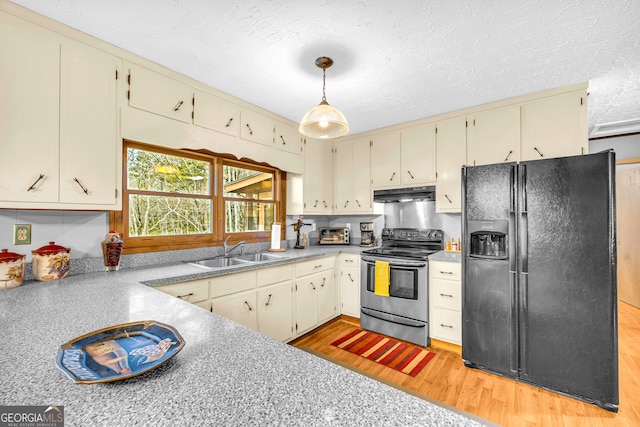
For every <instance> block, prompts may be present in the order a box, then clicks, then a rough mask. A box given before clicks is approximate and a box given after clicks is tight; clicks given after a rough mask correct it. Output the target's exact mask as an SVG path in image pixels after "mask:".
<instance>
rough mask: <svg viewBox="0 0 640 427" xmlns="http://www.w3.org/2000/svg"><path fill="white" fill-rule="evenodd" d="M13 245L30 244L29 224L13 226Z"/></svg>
mask: <svg viewBox="0 0 640 427" xmlns="http://www.w3.org/2000/svg"><path fill="white" fill-rule="evenodd" d="M13 244H14V245H30V244H31V224H13Z"/></svg>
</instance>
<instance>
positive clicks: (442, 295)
mask: <svg viewBox="0 0 640 427" xmlns="http://www.w3.org/2000/svg"><path fill="white" fill-rule="evenodd" d="M440 296H441V297H449V298H453V295H449V294H440Z"/></svg>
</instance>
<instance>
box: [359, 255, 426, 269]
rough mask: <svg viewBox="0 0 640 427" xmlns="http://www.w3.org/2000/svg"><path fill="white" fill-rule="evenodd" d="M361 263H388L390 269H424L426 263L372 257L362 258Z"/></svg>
mask: <svg viewBox="0 0 640 427" xmlns="http://www.w3.org/2000/svg"><path fill="white" fill-rule="evenodd" d="M362 261H364V262H366V263H368V264H375V262H376V261H385V262H388V263H389V266H390V267H399V268H402V267H426V265H427V263H426V261H411V260H404V259H403V260H398V259H390V258H373V257H365V256H363V257H362Z"/></svg>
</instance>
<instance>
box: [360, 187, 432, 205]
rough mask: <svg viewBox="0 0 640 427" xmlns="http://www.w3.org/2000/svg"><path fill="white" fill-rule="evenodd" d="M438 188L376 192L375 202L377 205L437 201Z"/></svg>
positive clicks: (374, 193) (396, 189) (393, 189)
mask: <svg viewBox="0 0 640 427" xmlns="http://www.w3.org/2000/svg"><path fill="white" fill-rule="evenodd" d="M435 199H436V187H435V186H434V185H428V186H424V187H411V188H392V189H390V190H375V191H374V192H373V201H374V202H376V203H397V202H413V201H421V200H435Z"/></svg>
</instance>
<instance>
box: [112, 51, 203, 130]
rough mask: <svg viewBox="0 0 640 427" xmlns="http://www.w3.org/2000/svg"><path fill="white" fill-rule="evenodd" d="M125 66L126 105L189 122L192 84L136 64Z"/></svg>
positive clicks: (191, 108) (191, 109) (191, 106)
mask: <svg viewBox="0 0 640 427" xmlns="http://www.w3.org/2000/svg"><path fill="white" fill-rule="evenodd" d="M125 66H126V67H127V69H128V70H129V75H128V77H127V79H128V82H129V94H128V97H129V106H131V107H134V108H138V109H140V110H144V111H148V112H150V113H154V114H159V115H161V116H164V117H168V118H170V119H175V120H179V121H181V122H185V123H191V112H192V111H193V105H192V104H193V89H194V88H193V87H192V86H189V85H187V84H185V83H182V82H179V81H177V80H174V79H172V78H170V77H167V76H165V75H163V74H160V73H156V72H155V71H151V70H148V69H146V68H144V67H141V66H139V65H136V64H132V63H126V64H125Z"/></svg>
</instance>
